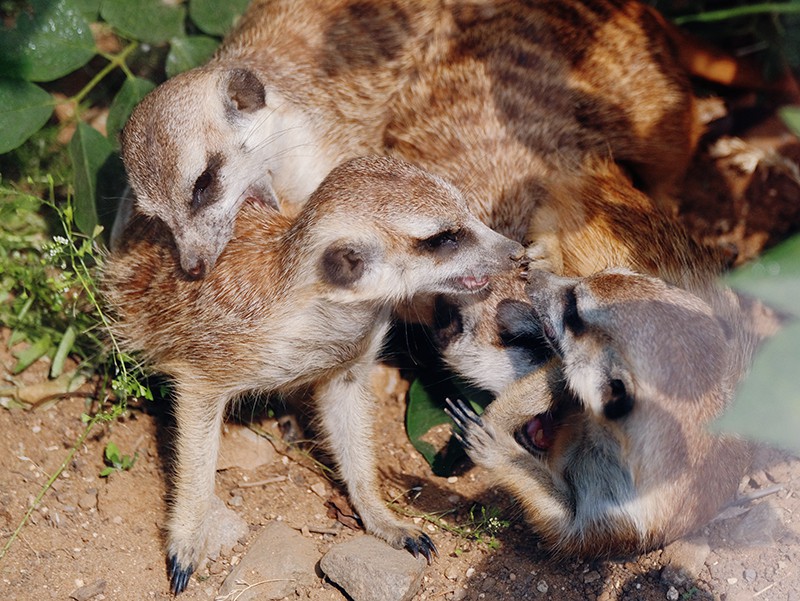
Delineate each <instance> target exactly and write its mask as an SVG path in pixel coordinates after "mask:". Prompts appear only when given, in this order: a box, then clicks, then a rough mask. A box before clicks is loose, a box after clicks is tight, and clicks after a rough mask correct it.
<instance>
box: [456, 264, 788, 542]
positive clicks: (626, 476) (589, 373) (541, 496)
mask: <svg viewBox="0 0 800 601" xmlns="http://www.w3.org/2000/svg"><path fill="white" fill-rule="evenodd" d="M527 291H528V294H529V297H530V302H531V307H532V309H531V310H530V312H529V313H528V314H527V315H523V314H520V317H519V323H518V324H517V327H518V328H519V329H520V330H522V331H532V330H538V331H539V332H541V333H542V337H543V338H544V339H545V340H546V342H547V345H548V347H549V349H550V353H551V355H554V358H552V359H551V360H550V361H549V362H547V363H546V364H545V365H544V367H542V368H540V369H538V370H536V371H535V372H533V373H531V374H529V375H528V376H526V377H524V378H522V379H520V380H518V381H517V382H515V383H514V384H512V385H511V386H509V387H508V388H507V389H506V391H505V392H504V393H503V394H501V395H500V396H499V397H498V398H497V399H496V400H495V401H494V402H492V403H491V404H490V405H489V407H488V408H487V410H486V412H485V413H484V414H483V415H482V416H480V417H478V416H477V415H475V414H474V413H473V412H472V410H471V409H470V408H468V407H467V406H466V405H465V404H464V403H461V402H459V403H458V404H452V405H451V414H452V416H453V417H454V419H455V420H456V423H457V424H458V425H459V427H460V428H461V429H462V430H463V440H464V443H465V446H466V449H467V451H468V453H469V456H470V457H471V458H472V459H473V460H474V461H475V463H477V464H478V465H482V466H484V467H486V468H488V469H489V470H491V473H492V474H496V476H497V477H498V479H499V480H500V483H501V484H502V485H503V486H505V487H506V488H507V489H508V490H509V491H510V492H511V493H512V494H513V495H514V497H515V498H516V499H517V500H518V501H519V502H520V504H521V505H522V507H523V509H524V511H525V514H526V516H527V518H528V520H529V521H530V522H531V524H532V525H533V527H534V529H535V530H536V532H537V533H538V534H539V535H540V536H541V538H542V539H543V541H544V543H545V544H546V545H547V547H548V548H549V549H550V550H551V551H553V552H554V553H555V554H556V555H561V556H564V555H569V556H584V557H588V556H595V557H597V556H606V557H607V556H611V557H619V556H623V555H628V554H632V553H638V552H644V551H648V550H650V549H653V548H656V547H658V546H660V545H663V544H665V543H668V542H670V541H672V540H674V539H676V538H678V537H681V536H683V535H685V534H688V533H690V532H691V531H693V530H695V529H696V528H698V527H700V526H702V525H703V524H705V523H707V522H708V521H709V520H710V519H711V518H713V517H714V516H715V515H716V514H717V513H718V512H719V510H720V508H721V507H722V506H723V504H725V503H726V502H728V501H730V500H732V498H733V496H734V494H735V492H736V489H737V486H738V483H739V481H740V479H741V477H742V476H743V475H744V474H745V472H746V470H747V468H748V465H749V462H750V446H749V444H748V443H746V442H744V441H742V440H739V439H737V438H736V437H733V436H724V435H715V434H711V432H710V430H709V424H710V422H711V421H712V420H713V419H714V418H715V417H717V416H718V415H719V414H720V413H721V412H722V411H723V410H724V409H725V407H726V406H727V405H728V403H729V402H730V401H731V399H732V397H733V394H734V391H735V388H736V385H737V383H738V382H739V381H740V379H741V378H742V377H743V375H744V373H745V372H746V370H747V368H748V366H749V364H750V361H751V358H752V355H753V353H754V352H755V350H756V347H757V345H758V342H759V338H760V336H759V335H757V334H756V333H755V329H756V328H753V327H750V326H749V325H748V324H747V320H748V316H747V312H746V311H745V310H743V309H741V308H740V307H739V302H738V301H739V299H738V298H737V297H735V295H733V294H732V293H730V292H726V291H724V290H718V291H715V290H713V289H712V288H711V287H709V288H708V289H707V292H708V293H709V297H708V298H706V299H703V298H701V297H699V296H697V295H695V294H692V293H690V292H688V291H686V290H683V289H680V288H675V287H672V286H669V285H667V284H665V283H664V282H663V281H662V280H659V279H657V278H654V277H650V276H645V275H641V274H637V273H633V272H630V271H627V270H620V269H612V270H606V271H603V272H600V273H598V274H595V275H592V276H589V277H585V278H564V277H559V276H556V275H553V274H552V273H549V272H545V271H540V270H534V271H532V272H531V274H530V278H529V281H528V284H527ZM525 322H529V323H525ZM775 323H777V322H775Z"/></svg>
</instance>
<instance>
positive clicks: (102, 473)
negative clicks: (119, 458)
mask: <svg viewBox="0 0 800 601" xmlns="http://www.w3.org/2000/svg"><path fill="white" fill-rule="evenodd" d="M114 470H115V468H113V467H104V468H103V469H102V470H100V477H101V478H108V476H110V475H111V474H113V473H114Z"/></svg>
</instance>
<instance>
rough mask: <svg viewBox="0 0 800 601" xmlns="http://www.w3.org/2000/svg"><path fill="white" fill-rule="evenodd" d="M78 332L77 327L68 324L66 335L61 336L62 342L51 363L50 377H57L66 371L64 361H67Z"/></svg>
mask: <svg viewBox="0 0 800 601" xmlns="http://www.w3.org/2000/svg"><path fill="white" fill-rule="evenodd" d="M76 338H77V334H76V332H75V328H73V327H72V326H71V325H70V326H67V329H66V330H65V331H64V335H63V336H62V337H61V342H59V344H58V348H57V349H56V354H55V356H54V357H53V363H52V364H51V365H50V377H51V378H57V377H58V376H60V375H61V373H62V372H63V371H64V361H66V359H67V356H68V355H69V352H70V351H71V350H72V346H73V345H74V344H75V339H76Z"/></svg>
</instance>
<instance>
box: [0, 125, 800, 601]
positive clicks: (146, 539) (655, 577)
mask: <svg viewBox="0 0 800 601" xmlns="http://www.w3.org/2000/svg"><path fill="white" fill-rule="evenodd" d="M747 140H748V143H749V144H750V146H749V147H748V148H746V149H744V150H743V149H741V148H739V149H738V150H737V151H736V152H733V153H732V154H731V155H730V156H724V155H725V154H726V151H725V149H724V147H723V148H722V149H721V150H720V148H717V151H716V152H717V155H718V156H717V157H715V158H712V157H710V156H708V155H704V156H702V157H701V158H700V159H699V160H698V162H697V166H696V169H695V171H693V173H692V174H690V177H689V179H688V181H689V182H690V183H692V182H694V183H695V185H687V190H686V191H685V193H684V195H683V198H684V204H683V206H682V209H681V212H682V214H683V215H684V216H685V218H686V220H687V223H688V224H689V225H690V227H691V229H692V230H693V231H694V232H695V233H696V234H697V235H698V236H700V237H703V238H705V239H706V240H707V241H709V242H712V243H718V244H722V245H724V247H725V248H727V249H728V250H729V252H730V257H731V262H732V263H733V262H741V261H743V260H744V259H746V258H748V257H750V256H753V255H754V254H756V253H758V252H759V251H760V250H761V249H762V248H763V247H764V245H765V244H771V243H774V242H775V241H777V240H779V239H781V238H783V237H784V236H785V235H786V234H787V233H788V232H789V231H793V230H796V229H797V228H798V225H800V185H798V182H797V180H796V179H793V178H795V177H796V171H795V172H794V175H793V173H792V167H791V164H792V163H785V162H783V161H782V160H778V159H776V157H775V156H774V155H772V154H770V153H772V152H774V151H775V150H780V152H781V153H782V154H783V155H784V156H787V157H790V159H791V160H792V162H793V164H794V169H795V170H796V169H797V164H798V161H800V144H798V141H797V140H796V139H794V138H793V137H791V136H789V135H788V134H786V133H785V132H783V131H782V130H780V129H779V128H776V127H775V126H774V122H772V126H771V127H766V126H762V127H761V128H758V129H755V130H752V131H751V132H749V134H748V136H747ZM731 144H732V145H731V148H733V150H736V144H735V143H731ZM748 153H749V154H748ZM748 157H749V159H750V160H749V162H748V160H747V159H748ZM754 160H755V162H756V163H758V165H759V166H758V167H756V168H755V169H753V168H752V167H753V165H754V164H755V163H753V161H754ZM3 336H4V338H5V337H6V336H7V332H4V333H3ZM2 348H3V350H2V351H0V362H1V363H2V366H1V367H0V370H2V372H3V374H4V377H5V379H6V380H7V381H9V382H12V381H13V382H14V383H17V384H20V385H25V384H32V383H36V382H39V381H41V380H43V379H44V378H45V374H46V365H44V364H43V363H40V364H38V365H36V366H34V367H33V368H31V369H29V370H28V371H26V372H24V374H23V375H22V376H18V377H13V378H12V377H11V376H10V375H9V374H10V368H11V365H12V360H11V358H10V356H9V355H8V353H7V351H6V350H5V349H6V344H5V343H4V344H3V345H2ZM383 375H384V383H383V384H381V385H379V386H378V389H379V396H380V397H381V411H380V423H379V424H378V438H379V440H381V442H382V444H381V449H380V465H381V472H382V477H383V487H384V491H383V492H384V494H385V496H386V498H387V499H397V502H398V505H399V506H400V507H402V508H405V509H407V510H408V511H412V512H420V513H437V512H443V511H446V512H448V513H447V514H446V516H445V520H446V521H447V522H448V523H449V524H454V525H458V524H463V523H465V522H466V521H467V520H468V518H469V513H470V508H471V507H473V505H474V504H475V503H481V504H483V505H484V506H488V507H493V508H498V509H500V510H501V517H502V519H505V520H508V521H509V524H508V526H507V527H504V528H502V529H501V530H500V531H498V532H497V533H496V535H495V536H496V539H495V542H496V544H493V545H488V544H486V543H485V542H479V541H475V540H470V539H468V538H466V537H464V536H459V535H457V534H454V533H451V532H447V531H445V530H442V529H440V528H435V527H433V526H426V527H427V528H429V529H430V530H431V532H430V535H431V537H432V538H433V539H434V540H435V542H436V544H437V546H438V547H439V550H440V556H439V558H438V559H437V560H436V561H435V562H434V563H433V564H432V565H431V566H429V567H428V568H427V571H426V575H425V581H424V587H423V589H422V591H421V592H420V593H419V594H418V595H417V597H416V598H415V599H416V600H417V601H423V600H433V599H471V600H472V599H487V600H493V599H537V600H538V599H542V600H550V599H552V600H566V601H572V600H576V601H577V600H584V599H588V600H593V599H597V600H602V601H611V600H614V599H624V600H646V601H655V600H663V599H670V600H671V601H677V600H678V599H682V600H688V599H712V598H713V599H721V600H726V601H732V600H735V601H739V600H744V599H759V600H780V601H784V600H787V601H800V545H798V542H799V541H800V462H798V461H797V460H794V459H792V458H790V457H788V456H785V455H783V454H781V453H779V452H775V451H765V452H763V453H762V454H761V456H760V457H759V465H758V467H757V468H756V469H755V470H754V471H753V473H752V475H751V476H750V477H746V478H745V479H744V480H743V482H742V487H741V489H742V490H741V492H742V494H744V495H750V496H752V497H753V500H751V501H750V502H746V503H744V504H743V505H739V506H736V507H733V508H731V509H730V510H729V511H727V512H726V513H725V514H724V515H723V516H722V519H719V520H717V521H716V522H714V523H712V524H710V525H709V526H708V527H707V528H705V529H704V530H703V531H701V532H698V533H697V534H696V537H695V538H696V539H697V541H698V544H699V545H700V547H701V549H702V551H701V553H700V564H699V566H698V568H697V574H696V575H694V576H693V577H691V578H689V579H688V580H687V581H685V582H684V583H682V584H680V585H677V586H673V585H671V584H670V582H666V581H664V578H662V572H663V568H664V566H665V565H666V564H667V563H668V562H669V560H670V557H671V556H672V555H674V554H675V553H676V551H675V549H668V550H666V551H661V550H660V551H656V552H653V553H650V554H648V555H645V556H642V557H637V558H632V559H631V560H629V561H625V562H600V563H592V562H584V561H578V560H576V561H574V562H568V563H562V564H553V563H551V562H549V561H548V560H547V558H546V556H545V555H544V554H543V553H542V552H541V551H540V550H539V549H538V547H537V541H536V537H535V535H534V533H532V532H531V531H530V530H529V529H528V528H527V527H526V526H525V524H524V523H523V522H522V520H521V519H520V516H519V515H518V512H517V510H516V509H515V508H514V506H513V504H512V503H511V502H510V500H509V498H508V497H507V496H506V495H505V494H503V493H502V492H500V491H497V490H494V489H493V488H492V487H491V484H490V478H489V475H488V474H487V473H485V472H483V471H482V470H480V469H477V468H474V467H471V466H470V465H469V464H464V465H463V466H462V467H461V468H460V470H459V471H458V472H457V475H456V476H453V477H450V478H442V477H437V476H435V475H434V474H433V473H432V472H431V471H430V469H429V467H428V466H427V464H426V463H425V461H424V460H423V458H422V457H421V456H420V455H419V454H418V453H417V452H416V451H415V450H414V449H413V447H412V446H411V445H410V443H409V442H408V440H407V438H406V436H405V431H404V426H403V422H404V412H405V399H404V396H403V392H404V389H405V386H406V383H405V382H404V381H403V380H399V379H398V378H397V373H396V372H394V371H393V368H384V373H383ZM387 379H388V382H389V384H388V385H387V384H386V380H387ZM93 394H94V393H93V391H92V390H91V389H87V391H86V394H85V395H76V396H72V397H70V398H66V399H60V400H57V401H54V402H49V403H46V404H40V405H39V406H37V407H35V408H33V409H30V410H22V409H14V410H0V432H2V433H3V435H2V440H0V542H4V541H6V540H7V539H8V538H9V536H10V535H11V534H12V532H13V531H14V530H15V528H16V527H17V525H18V524H19V523H20V521H21V520H22V518H23V516H24V515H25V513H26V511H27V509H28V507H29V506H30V505H31V503H32V502H33V501H34V499H35V497H36V496H37V495H38V494H39V492H40V491H41V490H42V488H43V486H44V485H45V483H46V482H47V480H48V478H49V476H50V475H51V474H53V473H54V472H55V471H56V470H57V469H58V467H59V465H60V464H61V463H62V462H64V461H65V458H67V457H68V453H69V451H70V449H71V448H72V447H73V445H75V443H76V440H77V439H78V436H79V434H80V433H81V431H82V430H83V424H82V422H81V419H80V416H81V414H82V413H83V412H84V411H86V410H87V409H88V408H89V407H90V404H91V397H92V395H93ZM242 413H244V414H246V415H247V417H248V418H250V417H252V418H254V422H253V423H254V424H255V425H257V426H258V428H260V429H261V430H263V431H264V432H267V433H269V434H270V435H271V437H272V438H273V442H270V441H269V440H267V439H266V438H261V439H260V441H261V444H260V445H259V446H258V449H260V450H258V451H257V452H256V455H257V456H258V457H257V458H260V459H261V460H266V461H267V462H266V463H264V464H262V465H259V466H257V467H252V466H251V467H247V465H248V464H247V462H248V461H250V460H253V457H252V456H251V457H249V458H244V459H242V458H237V459H235V460H233V463H234V465H233V466H232V467H229V468H228V469H225V470H221V471H219V472H218V476H217V494H218V495H219V497H220V498H221V499H222V500H223V501H224V502H225V503H226V504H227V505H228V506H229V507H231V508H232V509H233V510H234V511H236V512H237V513H238V514H239V515H241V516H242V517H243V518H244V519H245V520H246V521H247V523H248V524H249V525H250V530H249V534H248V535H247V536H246V537H245V538H244V539H243V540H241V541H240V544H237V545H236V546H234V547H233V548H231V549H227V550H225V551H224V552H223V554H222V555H221V556H220V557H219V558H218V559H217V560H216V561H211V562H209V563H208V564H207V565H206V566H204V567H203V568H202V569H200V570H199V571H198V573H197V575H196V576H195V577H194V578H193V579H192V581H191V583H190V585H189V589H188V590H187V592H186V593H184V594H183V595H181V598H182V599H184V600H185V601H191V600H195V599H213V598H214V596H215V595H216V593H217V591H218V589H219V586H220V584H221V582H222V581H223V580H224V578H225V576H226V574H227V573H228V571H229V570H230V567H231V566H232V565H234V564H236V563H237V562H238V561H239V559H240V558H241V556H242V554H243V553H244V552H245V551H246V548H247V544H248V542H249V541H250V540H252V539H253V537H254V536H255V535H257V533H258V532H259V530H260V528H261V527H262V526H263V525H264V524H266V523H268V522H269V521H270V520H282V521H284V522H286V523H287V524H289V525H290V526H292V527H294V528H296V529H298V530H301V531H302V532H303V534H304V535H305V536H308V537H310V538H311V539H312V540H313V541H314V542H315V544H316V545H317V546H318V548H319V549H320V550H321V551H324V550H326V549H327V548H329V547H330V546H331V545H332V544H334V543H335V542H338V541H341V540H344V539H346V538H348V537H352V536H357V535H358V534H359V533H357V532H355V531H353V530H350V529H348V528H347V527H343V526H342V525H341V524H339V523H337V522H336V520H334V519H332V518H331V517H328V515H327V512H328V509H327V507H326V501H327V500H328V499H329V497H330V495H331V494H332V493H333V492H334V490H337V487H336V485H335V483H332V482H331V481H330V480H328V479H327V478H326V476H325V474H324V472H323V471H322V470H321V469H320V468H319V467H318V466H317V464H316V463H315V462H314V461H312V459H311V456H312V455H313V454H312V455H309V453H308V450H307V448H305V447H303V446H302V445H301V446H300V447H298V448H292V447H289V446H287V444H286V443H284V442H283V440H282V438H281V428H280V424H279V422H278V420H277V419H275V418H274V417H261V416H259V415H258V414H257V413H256V411H255V409H252V408H247V409H246V410H243V411H242ZM171 426H172V424H171V422H170V418H169V402H168V401H167V400H159V401H155V402H144V403H141V404H139V405H132V406H131V407H130V409H129V411H128V413H127V414H126V415H125V416H124V417H123V418H121V419H119V420H117V421H116V422H114V423H110V424H105V425H102V426H98V427H96V428H95V430H94V431H93V432H92V433H91V435H90V436H89V437H88V438H87V439H86V440H85V441H84V442H83V444H81V445H79V447H78V448H77V451H76V453H75V454H74V456H73V457H72V459H71V460H69V461H68V463H67V466H66V469H65V470H64V472H63V473H62V474H61V476H60V477H59V478H58V479H57V480H56V481H55V482H54V483H53V485H52V486H51V487H50V489H49V490H47V492H46V493H45V495H44V497H43V499H42V500H41V503H40V504H39V506H38V507H37V509H36V510H35V511H34V512H33V513H32V515H31V517H30V519H29V520H28V522H27V524H25V526H24V527H23V528H22V529H21V531H20V534H19V537H18V538H17V540H16V541H15V542H14V543H13V545H12V546H11V547H10V549H9V551H8V553H7V554H6V555H5V557H3V559H1V560H0V598H1V599H15V600H21V601H22V600H41V599H63V600H66V599H68V598H70V596H71V595H72V596H73V598H81V599H87V598H89V597H87V596H86V595H88V594H90V593H92V592H93V593H96V594H94V596H92V597H91V599H95V600H99V599H114V600H117V599H120V600H129V599H130V600H133V599H166V598H168V597H170V595H169V585H168V579H167V575H166V564H165V559H164V554H163V533H162V526H163V522H164V512H165V492H166V490H167V486H168V468H167V465H168V460H169V448H170V431H171ZM227 428H228V434H227V435H228V436H233V435H234V434H236V433H237V432H238V431H240V430H241V429H245V428H246V427H245V426H242V425H239V424H237V423H236V420H233V421H232V422H231V423H230V424H229V425H228V426H227ZM248 432H252V430H248ZM444 434H445V433H444V432H441V433H440V435H444ZM237 435H238V434H237ZM250 438H252V436H251V437H250ZM109 441H114V442H115V443H116V444H117V445H118V447H119V448H120V450H121V451H122V452H123V453H124V454H130V455H132V454H133V453H137V454H138V459H137V461H136V463H135V465H134V466H133V468H132V469H130V470H128V471H125V472H118V473H113V474H112V475H111V476H110V477H108V478H101V477H99V473H100V471H101V470H102V469H103V467H104V464H103V449H104V448H105V445H106V444H107V443H108V442H109ZM242 466H245V467H242ZM762 494H763V495H764V496H761V495H762ZM759 497H760V498H759ZM315 530H325V531H328V530H329V531H331V533H326V534H318V533H315V532H314V531H315ZM705 544H707V545H708V548H705V547H704V545H705ZM495 546H496V547H497V548H492V547H495ZM677 552H680V549H679V550H678V551H677ZM673 584H674V583H673ZM671 586H672V588H671ZM86 587H88V588H86ZM92 587H94V588H92ZM295 597H296V598H298V599H303V598H305V599H312V600H318V599H319V600H321V599H332V600H341V599H343V598H344V597H343V595H342V593H341V592H340V591H339V590H338V589H337V588H335V587H334V586H332V585H331V584H330V583H327V582H325V581H324V580H322V579H320V580H318V582H317V583H316V585H314V586H312V587H308V588H307V589H304V590H301V591H299V592H298V593H297V594H296V595H295ZM295 597H290V598H295Z"/></svg>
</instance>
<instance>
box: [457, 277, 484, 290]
mask: <svg viewBox="0 0 800 601" xmlns="http://www.w3.org/2000/svg"><path fill="white" fill-rule="evenodd" d="M457 281H458V283H459V285H460V286H461V287H462V288H464V289H465V290H467V291H469V292H478V291H479V290H483V289H484V288H486V286H488V285H489V276H487V275H484V276H480V277H477V276H474V275H465V276H462V277H460V278H458V280H457Z"/></svg>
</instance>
